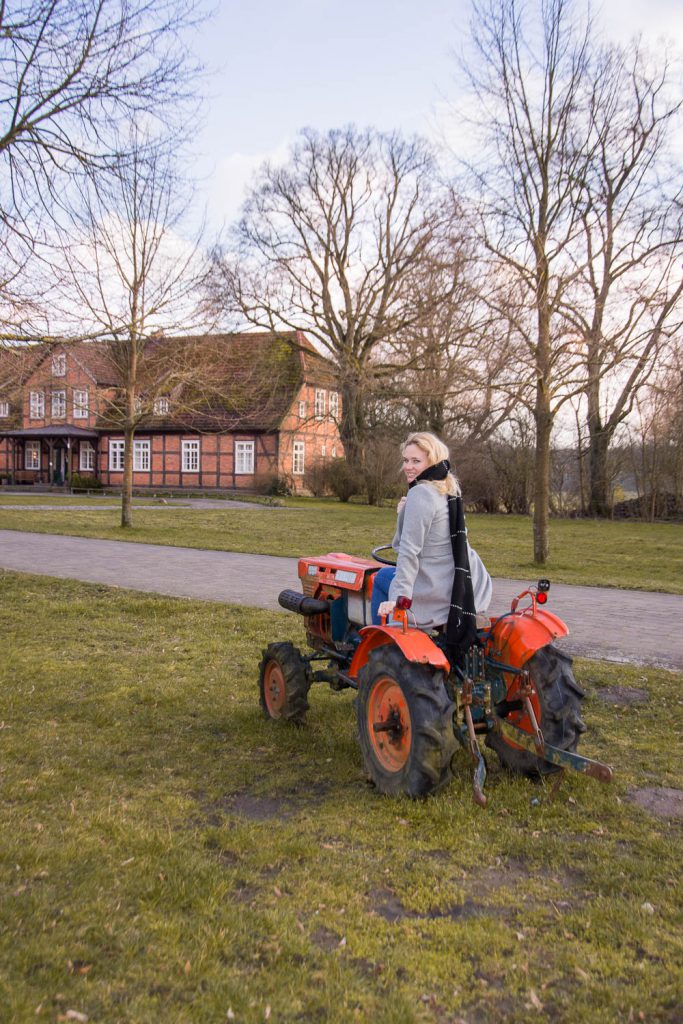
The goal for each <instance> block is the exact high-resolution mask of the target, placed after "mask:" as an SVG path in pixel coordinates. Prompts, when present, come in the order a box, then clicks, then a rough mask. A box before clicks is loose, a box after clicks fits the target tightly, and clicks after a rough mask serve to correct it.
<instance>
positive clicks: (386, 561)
mask: <svg viewBox="0 0 683 1024" xmlns="http://www.w3.org/2000/svg"><path fill="white" fill-rule="evenodd" d="M393 550H394V548H393V546H392V545H391V544H380V545H379V546H378V547H376V548H373V549H372V552H371V554H372V557H373V558H374V559H375V561H376V562H381V563H382V565H390V566H391V567H392V568H395V567H396V560H394V561H393V562H392V561H390V560H389V559H388V558H383V557H382V556H381V555H378V554H377V552H378V551H393Z"/></svg>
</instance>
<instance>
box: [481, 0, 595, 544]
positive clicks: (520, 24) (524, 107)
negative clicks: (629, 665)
mask: <svg viewBox="0 0 683 1024" xmlns="http://www.w3.org/2000/svg"><path fill="white" fill-rule="evenodd" d="M474 11H475V18H474V21H473V26H472V28H473V40H474V46H475V57H474V59H473V60H472V61H470V62H469V63H468V64H466V66H465V71H466V73H467V76H468V80H469V83H470V86H471V88H472V90H473V92H474V95H475V96H476V100H477V105H478V122H477V125H475V126H474V127H475V129H478V135H479V136H481V137H482V138H481V141H482V148H481V149H480V151H479V156H478V160H477V163H476V165H472V166H471V167H470V168H469V171H470V180H471V182H472V184H473V186H474V190H475V192H476V201H477V208H478V210H479V213H480V231H481V236H482V239H483V242H484V245H485V247H486V249H487V251H488V253H489V256H490V261H491V273H492V274H493V275H497V276H500V275H502V276H503V278H504V279H505V280H506V281H507V283H508V285H509V288H510V291H511V292H512V293H513V294H515V297H516V309H515V311H514V315H513V316H511V318H510V322H511V325H512V328H513V330H514V331H515V333H516V334H517V335H518V337H519V339H520V342H521V343H522V344H523V345H524V346H525V347H526V351H527V361H528V362H527V369H528V381H529V383H530V384H531V387H532V389H533V397H532V398H530V404H531V406H532V409H533V417H534V426H535V470H534V520H533V534H534V559H535V561H536V562H538V563H543V562H545V561H546V559H547V556H548V509H549V498H550V470H551V459H550V456H551V434H552V428H553V423H554V419H555V416H556V414H557V410H558V408H559V406H560V404H561V403H562V402H563V401H564V400H566V394H565V393H564V392H563V385H564V383H565V382H566V380H567V375H568V373H569V372H570V366H571V358H570V357H571V348H570V345H569V338H568V336H567V327H566V324H565V321H564V319H563V315H562V310H563V303H564V301H565V295H566V292H567V290H568V288H569V286H570V284H571V283H572V281H573V278H574V275H575V270H574V268H573V266H572V265H571V261H570V260H569V258H568V248H569V246H570V244H571V243H572V241H573V239H574V236H575V233H576V230H577V223H578V212H577V209H576V206H575V204H574V202H573V201H572V200H573V193H572V188H573V183H574V182H575V181H576V180H577V179H581V180H582V179H583V177H584V169H585V165H586V161H587V155H588V153H587V144H586V142H585V141H584V140H585V133H584V139H582V138H581V134H580V132H577V124H576V114H577V110H578V109H579V108H580V104H581V99H582V93H583V90H584V89H585V80H586V74H587V69H588V39H589V30H588V27H587V26H585V27H584V28H583V29H580V28H579V27H578V26H577V24H576V23H575V21H574V20H573V19H572V16H571V11H570V0H544V2H543V3H542V4H541V7H540V18H539V20H538V22H535V21H534V20H533V17H532V15H531V13H529V11H528V9H525V8H524V7H523V5H522V4H521V2H520V0H481V2H477V0H475V6H474ZM506 315H507V316H509V317H510V311H509V310H508V311H507V312H506ZM532 382H533V383H532Z"/></svg>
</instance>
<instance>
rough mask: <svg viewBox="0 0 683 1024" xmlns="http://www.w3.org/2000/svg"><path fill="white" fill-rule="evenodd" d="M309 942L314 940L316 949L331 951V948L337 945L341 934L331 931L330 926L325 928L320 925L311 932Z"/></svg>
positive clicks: (335, 947)
mask: <svg viewBox="0 0 683 1024" xmlns="http://www.w3.org/2000/svg"><path fill="white" fill-rule="evenodd" d="M311 942H314V943H315V945H316V946H317V947H318V949H322V950H323V952H325V953H331V952H332V950H334V949H337V948H338V947H339V943H340V942H341V936H340V935H337V933H336V932H333V931H332V929H331V928H325V926H324V925H320V926H319V927H318V928H316V929H315V931H313V932H311Z"/></svg>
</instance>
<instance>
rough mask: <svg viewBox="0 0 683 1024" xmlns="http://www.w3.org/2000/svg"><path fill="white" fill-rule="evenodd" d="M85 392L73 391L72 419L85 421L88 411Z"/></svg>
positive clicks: (87, 400)
mask: <svg viewBox="0 0 683 1024" xmlns="http://www.w3.org/2000/svg"><path fill="white" fill-rule="evenodd" d="M88 403H89V399H88V392H87V391H74V419H75V420H87V418H88V413H89V412H90V409H89V404H88Z"/></svg>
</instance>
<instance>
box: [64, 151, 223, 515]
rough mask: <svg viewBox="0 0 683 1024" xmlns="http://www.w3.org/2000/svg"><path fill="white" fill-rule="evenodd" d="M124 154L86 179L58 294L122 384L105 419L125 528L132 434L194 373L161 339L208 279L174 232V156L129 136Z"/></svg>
mask: <svg viewBox="0 0 683 1024" xmlns="http://www.w3.org/2000/svg"><path fill="white" fill-rule="evenodd" d="M126 150H127V153H128V155H127V156H126V157H125V158H123V159H121V161H120V162H119V164H118V165H117V166H116V167H115V168H113V169H111V170H110V171H109V172H107V173H106V174H103V173H102V172H99V171H98V172H96V173H93V174H92V175H91V176H90V177H89V182H88V184H89V187H88V189H87V191H86V192H85V193H84V195H83V202H82V206H81V209H80V211H79V212H78V214H76V213H73V214H72V217H71V220H70V223H69V224H68V226H67V227H65V228H64V245H63V260H64V281H65V284H64V294H65V298H67V299H70V298H71V297H73V296H75V299H76V302H75V304H74V308H75V309H76V310H77V314H76V316H77V323H76V325H75V330H78V328H79V326H81V325H82V324H86V325H87V331H88V334H89V336H90V337H92V338H95V337H99V338H101V339H104V341H105V343H106V347H107V355H108V358H109V360H110V362H111V364H112V365H113V367H114V368H115V370H116V372H117V376H118V380H119V382H120V384H121V389H122V393H121V394H117V396H116V398H115V399H114V401H113V403H112V405H111V407H110V408H109V409H108V410H107V411H106V413H105V415H106V418H107V419H108V421H109V422H110V423H111V424H114V425H116V426H117V427H120V428H121V430H122V431H123V434H124V440H125V449H124V470H123V487H122V505H121V525H122V526H124V527H128V526H131V525H132V479H133V439H134V435H135V431H136V429H137V427H138V425H139V423H140V422H141V420H142V419H143V418H144V417H145V416H149V414H150V413H151V412H152V410H153V407H154V402H155V400H156V398H157V397H158V396H159V395H162V394H163V395H168V394H169V393H170V391H171V390H172V389H173V388H174V387H175V388H179V387H181V386H182V385H183V384H188V383H190V382H191V381H193V380H195V379H196V375H197V372H198V366H197V362H196V352H195V351H194V349H192V348H190V347H188V346H186V345H180V344H177V343H173V342H172V341H168V342H167V341H166V340H165V338H164V337H163V334H162V332H167V333H170V334H174V333H181V332H188V331H191V330H192V329H193V328H194V327H196V324H197V322H199V316H200V314H199V304H200V298H201V290H202V287H203V283H204V276H205V272H206V268H205V265H204V258H203V256H202V249H201V246H200V240H199V238H197V239H195V240H194V242H192V243H188V242H186V241H184V240H183V239H182V237H181V236H180V235H179V234H177V233H176V231H177V229H178V228H179V226H180V225H181V223H182V219H183V216H184V214H185V212H186V208H187V195H188V190H187V186H186V185H185V184H184V183H183V181H182V180H180V179H179V178H178V176H177V174H176V173H175V172H174V170H173V157H172V156H171V155H169V153H168V152H167V151H166V150H164V149H163V148H159V147H151V146H150V145H149V144H148V143H147V142H143V143H141V144H138V143H137V142H136V139H135V138H134V137H133V138H132V139H131V141H130V142H129V143H128V144H127V145H126ZM73 232H76V237H75V239H74V237H73ZM65 306H66V303H65ZM63 315H65V316H66V313H64V314H63ZM202 322H203V320H202Z"/></svg>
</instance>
